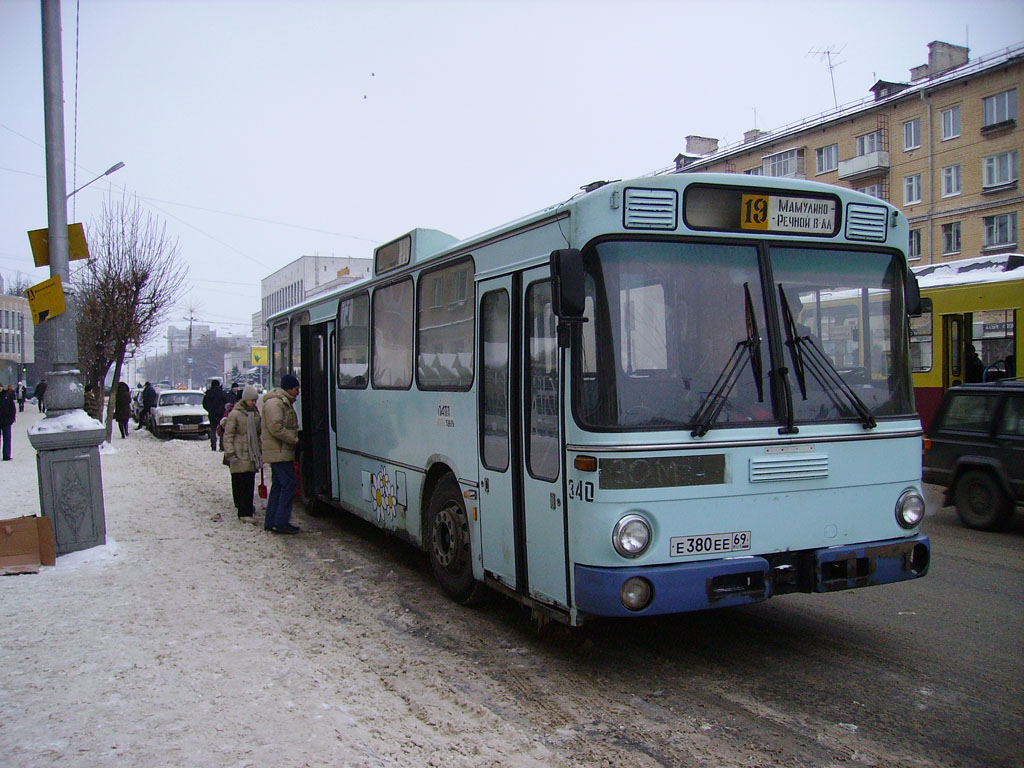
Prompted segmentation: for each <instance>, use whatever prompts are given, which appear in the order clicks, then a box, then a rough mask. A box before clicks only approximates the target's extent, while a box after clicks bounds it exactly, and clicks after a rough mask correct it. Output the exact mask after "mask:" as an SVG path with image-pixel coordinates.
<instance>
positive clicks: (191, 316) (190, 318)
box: [182, 309, 196, 389]
mask: <svg viewBox="0 0 1024 768" xmlns="http://www.w3.org/2000/svg"><path fill="white" fill-rule="evenodd" d="M182 319H183V320H188V357H187V359H186V360H185V362H186V363H187V364H188V388H189V389H192V323H193V321H194V320H195V319H196V318H195V314H194V313H193V312H192V310H191V309H189V311H188V317H184V318H182Z"/></svg>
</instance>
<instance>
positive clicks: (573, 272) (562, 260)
mask: <svg viewBox="0 0 1024 768" xmlns="http://www.w3.org/2000/svg"><path fill="white" fill-rule="evenodd" d="M551 283H552V285H551V303H552V307H553V309H554V312H555V314H556V315H558V318H559V319H560V320H565V321H573V320H575V321H582V320H583V308H584V298H585V294H586V291H585V289H584V272H583V255H582V254H581V253H580V252H579V251H578V250H577V249H576V248H563V249H561V250H558V251H552V252H551Z"/></svg>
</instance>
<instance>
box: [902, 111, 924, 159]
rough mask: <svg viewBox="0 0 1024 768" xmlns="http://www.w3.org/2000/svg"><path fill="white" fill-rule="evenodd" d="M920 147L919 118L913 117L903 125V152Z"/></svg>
mask: <svg viewBox="0 0 1024 768" xmlns="http://www.w3.org/2000/svg"><path fill="white" fill-rule="evenodd" d="M920 146H921V118H920V117H915V118H914V119H913V120H907V122H905V123H904V124H903V150H904V151H906V150H908V149H918V148H919V147H920Z"/></svg>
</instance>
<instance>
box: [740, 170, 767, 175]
mask: <svg viewBox="0 0 1024 768" xmlns="http://www.w3.org/2000/svg"><path fill="white" fill-rule="evenodd" d="M743 173H745V174H746V175H747V176H761V175H763V174H762V172H761V169H760V168H751V169H750V170H749V171H744V172H743Z"/></svg>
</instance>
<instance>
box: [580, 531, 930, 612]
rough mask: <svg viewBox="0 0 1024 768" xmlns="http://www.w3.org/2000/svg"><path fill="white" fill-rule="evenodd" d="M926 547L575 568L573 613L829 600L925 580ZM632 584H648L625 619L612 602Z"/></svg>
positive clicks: (919, 542) (898, 542) (909, 542)
mask: <svg viewBox="0 0 1024 768" xmlns="http://www.w3.org/2000/svg"><path fill="white" fill-rule="evenodd" d="M930 561H931V543H930V542H929V540H928V537H927V536H925V535H923V534H920V535H917V536H914V537H912V538H907V539H892V540H890V541H875V542H869V543H866V544H852V545H849V546H841V547H828V548H825V549H815V550H807V551H804V552H795V553H792V552H789V553H780V554H779V555H765V556H752V557H731V558H725V559H721V560H701V561H698V562H689V563H675V564H672V565H652V566H646V567H630V568H597V567H594V566H589V565H577V566H576V568H575V575H576V607H577V608H578V609H579V610H580V611H582V612H584V613H587V614H590V615H592V616H652V615H655V614H659V613H684V612H686V611H699V610H704V609H706V608H725V607H729V606H734V605H745V604H747V603H757V602H761V601H762V600H767V599H768V598H770V597H772V596H773V595H777V594H785V593H788V592H836V591H839V590H844V589H853V588H855V587H871V586H876V585H878V584H891V583H893V582H897V581H907V580H910V579H917V578H920V577H921V576H924V575H925V574H926V573H927V572H928V566H929V563H930ZM633 577H640V578H644V579H646V580H647V581H649V582H650V584H651V587H652V592H653V597H652V598H651V602H650V603H649V604H648V605H647V607H646V608H644V609H642V610H639V611H632V610H629V609H628V608H626V607H625V606H624V605H623V604H622V601H621V599H620V597H619V595H620V591H621V589H622V586H623V584H624V583H625V582H626V580H627V579H630V578H633Z"/></svg>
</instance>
